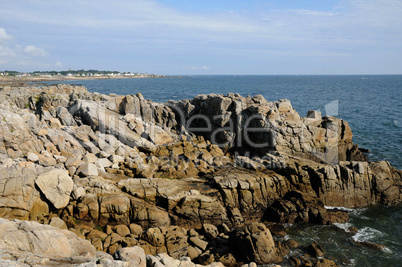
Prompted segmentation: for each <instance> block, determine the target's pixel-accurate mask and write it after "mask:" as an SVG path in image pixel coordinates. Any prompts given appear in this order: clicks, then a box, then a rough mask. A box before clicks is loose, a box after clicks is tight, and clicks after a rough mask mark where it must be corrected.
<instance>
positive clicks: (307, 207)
mask: <svg viewBox="0 0 402 267" xmlns="http://www.w3.org/2000/svg"><path fill="white" fill-rule="evenodd" d="M264 220H267V221H272V222H281V223H294V222H310V223H318V224H331V223H332V222H342V223H346V222H347V221H348V220H349V215H348V214H347V212H344V211H335V212H332V211H330V212H327V210H326V209H325V207H324V204H323V203H322V201H321V200H320V199H318V198H317V197H315V196H314V195H309V194H307V193H303V192H300V191H298V190H294V191H290V192H288V193H286V195H285V196H284V197H283V199H280V200H277V201H275V202H274V203H273V204H272V205H271V206H270V207H268V209H267V210H266V211H265V214H264Z"/></svg>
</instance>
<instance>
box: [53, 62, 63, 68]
mask: <svg viewBox="0 0 402 267" xmlns="http://www.w3.org/2000/svg"><path fill="white" fill-rule="evenodd" d="M55 66H56V67H59V68H60V67H63V64H62V63H61V62H60V61H57V62H56V64H55Z"/></svg>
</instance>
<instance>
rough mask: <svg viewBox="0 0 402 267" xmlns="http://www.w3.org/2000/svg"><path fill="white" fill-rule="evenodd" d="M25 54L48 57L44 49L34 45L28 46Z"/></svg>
mask: <svg viewBox="0 0 402 267" xmlns="http://www.w3.org/2000/svg"><path fill="white" fill-rule="evenodd" d="M24 52H25V53H26V54H27V55H29V56H32V57H44V56H46V55H47V53H46V51H45V50H44V49H43V48H38V47H35V46H33V45H28V46H26V47H25V48H24Z"/></svg>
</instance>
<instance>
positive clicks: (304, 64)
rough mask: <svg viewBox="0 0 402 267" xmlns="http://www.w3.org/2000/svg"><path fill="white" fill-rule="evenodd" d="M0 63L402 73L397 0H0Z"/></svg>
mask: <svg viewBox="0 0 402 267" xmlns="http://www.w3.org/2000/svg"><path fill="white" fill-rule="evenodd" d="M0 7H1V8H0V70H16V71H36V70H39V71H41V70H42V71H43V70H68V69H74V70H76V69H98V70H117V71H122V72H123V71H126V72H147V73H155V74H165V75H216V74H234V75H235V74H236V75H248V74H249V75H250V74H256V75H265V74H266V75H274V74H278V75H279V74H290V75H293V74H298V75H302V74H312V75H315V74H402V15H401V14H402V0H311V1H307V0H295V1H290V0H280V1H279V0H278V1H270V0H264V1H263V0H249V1H244V0H242V1H240V0H228V1H226V0H155V1H153V0H130V1H129V0H116V1H106V0H96V1H93V0H86V1H81V0H80V1H79V0H68V1H65V0H64V1H59V0H31V1H28V0H19V1H10V0H0Z"/></svg>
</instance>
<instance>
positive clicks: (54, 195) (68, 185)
mask: <svg viewBox="0 0 402 267" xmlns="http://www.w3.org/2000/svg"><path fill="white" fill-rule="evenodd" d="M35 184H36V185H37V186H38V187H39V189H40V190H41V192H42V193H43V194H44V195H45V197H46V198H47V200H49V201H50V202H51V203H52V204H53V206H54V207H55V208H56V209H62V208H64V207H65V206H67V204H68V202H69V200H70V194H71V191H72V190H73V184H74V183H73V180H72V179H71V177H70V176H68V174H67V172H66V171H64V170H61V169H54V170H52V171H49V172H46V173H43V174H41V175H39V176H38V177H37V178H36V180H35Z"/></svg>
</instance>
